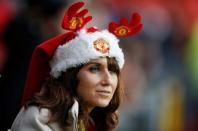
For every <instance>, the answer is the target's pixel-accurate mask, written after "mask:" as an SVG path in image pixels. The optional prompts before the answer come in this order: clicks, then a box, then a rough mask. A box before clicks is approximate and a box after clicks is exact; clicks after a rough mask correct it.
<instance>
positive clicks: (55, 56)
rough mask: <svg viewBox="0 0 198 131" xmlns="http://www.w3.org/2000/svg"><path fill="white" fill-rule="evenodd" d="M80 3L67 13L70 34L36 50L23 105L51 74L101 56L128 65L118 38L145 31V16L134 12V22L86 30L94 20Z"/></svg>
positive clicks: (66, 22)
mask: <svg viewBox="0 0 198 131" xmlns="http://www.w3.org/2000/svg"><path fill="white" fill-rule="evenodd" d="M83 5H84V3H83V2H78V3H75V4H73V5H71V6H70V7H69V9H68V10H67V11H66V12H65V16H64V18H63V23H62V27H63V28H64V29H66V30H68V31H69V32H67V33H65V34H62V35H59V36H56V37H54V38H52V39H50V40H48V41H46V42H44V43H42V44H40V45H39V46H37V47H36V49H35V50H34V52H33V55H32V61H31V63H30V67H29V72H28V76H27V80H26V85H25V89H24V94H23V99H22V104H24V103H25V102H26V101H27V100H29V98H30V97H32V96H33V95H34V93H35V92H38V91H39V90H40V88H41V84H42V82H43V81H44V79H45V78H46V77H47V76H49V75H51V76H52V77H54V78H58V77H59V76H60V74H61V72H64V71H66V70H67V69H68V68H71V67H77V66H79V65H82V64H85V63H88V62H89V61H90V60H92V59H96V58H100V57H105V56H108V57H114V58H115V59H116V61H117V62H118V65H119V67H120V69H121V68H122V67H123V65H124V54H123V52H122V49H121V48H120V47H119V45H118V43H119V39H118V37H127V36H130V35H134V34H136V33H137V32H139V31H140V30H141V29H142V24H141V17H140V15H139V14H138V13H133V14H132V17H131V21H130V22H129V21H128V19H126V18H122V19H121V20H120V23H118V24H117V23H115V22H111V23H110V24H109V28H108V29H105V30H100V29H98V28H97V27H90V28H83V27H84V25H85V24H86V23H87V22H89V21H90V20H91V19H92V17H91V16H87V17H85V15H86V14H87V13H88V10H87V9H83V10H82V11H80V12H79V9H80V8H81V7H82V6H83Z"/></svg>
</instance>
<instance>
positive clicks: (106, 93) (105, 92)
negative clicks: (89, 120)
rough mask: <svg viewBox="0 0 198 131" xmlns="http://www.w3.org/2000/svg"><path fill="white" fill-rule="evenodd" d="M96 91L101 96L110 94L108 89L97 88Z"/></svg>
mask: <svg viewBox="0 0 198 131" xmlns="http://www.w3.org/2000/svg"><path fill="white" fill-rule="evenodd" d="M96 92H97V93H98V94H99V95H101V96H110V95H111V91H108V90H97V91H96Z"/></svg>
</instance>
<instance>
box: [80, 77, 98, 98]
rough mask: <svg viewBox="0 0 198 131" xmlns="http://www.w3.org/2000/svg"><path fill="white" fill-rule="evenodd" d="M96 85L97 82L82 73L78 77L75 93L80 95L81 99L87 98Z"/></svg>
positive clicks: (92, 92)
mask: <svg viewBox="0 0 198 131" xmlns="http://www.w3.org/2000/svg"><path fill="white" fill-rule="evenodd" d="M96 85H97V82H96V80H95V79H93V77H90V76H89V77H87V76H85V75H83V76H82V77H80V78H79V84H78V88H77V93H78V95H79V96H81V97H82V98H83V99H88V98H89V97H91V96H92V95H93V94H94V90H95V88H94V87H95V86H96Z"/></svg>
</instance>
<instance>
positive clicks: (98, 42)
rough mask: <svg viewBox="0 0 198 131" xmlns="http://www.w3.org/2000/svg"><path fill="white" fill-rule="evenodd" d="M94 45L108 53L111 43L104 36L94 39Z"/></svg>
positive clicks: (102, 51)
mask: <svg viewBox="0 0 198 131" xmlns="http://www.w3.org/2000/svg"><path fill="white" fill-rule="evenodd" d="M93 45H94V48H95V49H96V50H97V51H99V52H101V53H107V52H108V51H109V49H110V47H109V43H108V42H107V41H105V40H104V39H102V38H99V39H97V40H96V41H94V43H93Z"/></svg>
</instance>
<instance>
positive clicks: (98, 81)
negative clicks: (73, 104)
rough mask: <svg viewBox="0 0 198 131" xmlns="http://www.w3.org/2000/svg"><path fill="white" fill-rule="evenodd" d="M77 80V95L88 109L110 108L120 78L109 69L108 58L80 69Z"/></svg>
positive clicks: (97, 60) (95, 61)
mask: <svg viewBox="0 0 198 131" xmlns="http://www.w3.org/2000/svg"><path fill="white" fill-rule="evenodd" d="M77 78H78V80H79V85H78V88H77V93H78V95H79V96H80V97H81V99H83V101H84V102H85V103H86V105H87V106H88V108H94V107H96V106H97V107H106V106H108V104H109V102H110V101H111V99H112V97H113V94H114V92H115V90H116V88H117V84H118V76H117V74H116V72H113V71H111V70H109V69H108V62H107V58H106V57H103V58H99V59H95V60H91V61H90V62H89V63H88V64H86V65H85V66H83V67H82V68H81V69H80V71H79V73H78V75H77Z"/></svg>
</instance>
